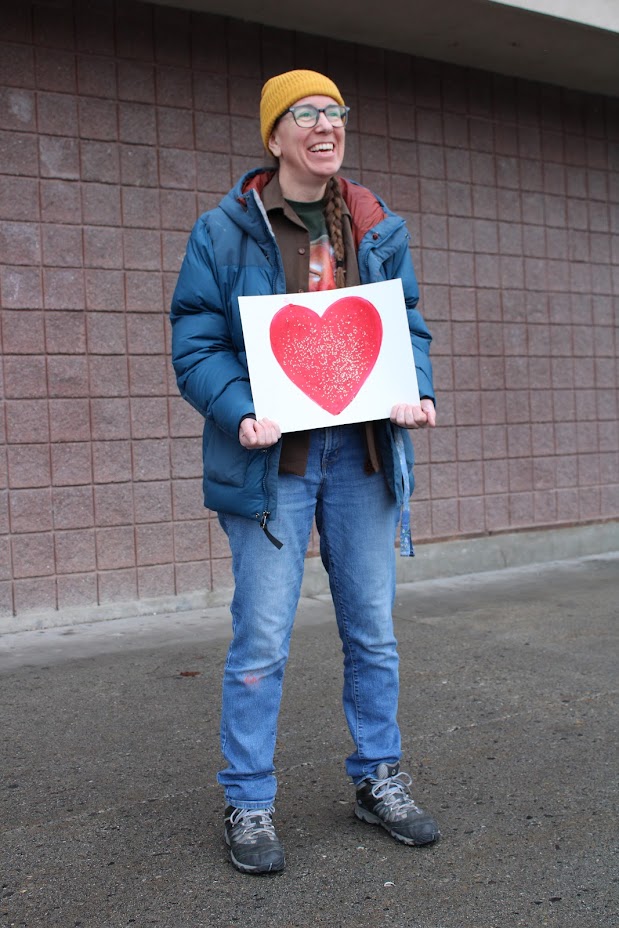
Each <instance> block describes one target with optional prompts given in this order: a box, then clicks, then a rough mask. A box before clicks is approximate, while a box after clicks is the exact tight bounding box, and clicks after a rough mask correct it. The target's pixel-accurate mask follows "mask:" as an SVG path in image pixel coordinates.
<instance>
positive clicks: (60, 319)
mask: <svg viewBox="0 0 619 928" xmlns="http://www.w3.org/2000/svg"><path fill="white" fill-rule="evenodd" d="M45 341H46V346H47V351H48V353H49V354H68V353H74V354H82V353H83V352H84V351H85V349H86V333H85V315H84V313H80V312H64V313H62V312H59V313H54V312H47V313H46V314H45Z"/></svg>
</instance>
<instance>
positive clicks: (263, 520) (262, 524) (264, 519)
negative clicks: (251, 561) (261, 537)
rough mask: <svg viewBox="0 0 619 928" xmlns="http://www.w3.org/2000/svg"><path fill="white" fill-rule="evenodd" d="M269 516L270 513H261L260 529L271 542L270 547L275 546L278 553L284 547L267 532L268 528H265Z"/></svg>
mask: <svg viewBox="0 0 619 928" xmlns="http://www.w3.org/2000/svg"><path fill="white" fill-rule="evenodd" d="M270 515H271V513H270V512H263V513H262V518H261V519H260V528H261V529H262V531H263V532H264V534H265V535H266V536H267V538H268V539H269V541H270V542H271V544H272V545H275V547H276V548H277V550H278V551H279V550H280V548H283V547H284V543H283V542H282V541H280V540H279V538H276V537H275V535H271V533H270V531H269V530H268V528H267V519H268V518H269V516H270Z"/></svg>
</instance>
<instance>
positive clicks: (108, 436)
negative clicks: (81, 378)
mask: <svg viewBox="0 0 619 928" xmlns="http://www.w3.org/2000/svg"><path fill="white" fill-rule="evenodd" d="M90 415H91V419H92V437H93V439H94V440H96V441H114V440H117V439H123V438H128V437H129V402H128V400H127V399H124V398H123V399H113V398H106V399H92V400H91V401H90Z"/></svg>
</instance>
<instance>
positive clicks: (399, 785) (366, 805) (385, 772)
mask: <svg viewBox="0 0 619 928" xmlns="http://www.w3.org/2000/svg"><path fill="white" fill-rule="evenodd" d="M410 785H411V778H410V777H409V775H408V774H407V773H400V765H399V764H393V765H390V764H379V765H378V767H377V768H376V771H375V773H374V776H373V777H367V778H366V779H365V780H363V782H361V783H360V784H359V785H358V786H357V801H356V803H355V815H356V816H357V818H359V819H361V821H362V822H369V824H370V825H382V826H383V828H385V829H386V830H387V831H388V832H389V834H390V835H391V837H392V838H395V839H396V841H402V842H403V844H416V845H419V844H431V843H432V842H433V841H437V840H438V838H439V837H440V834H441V833H440V831H439V828H438V825H437V823H436V821H435V820H434V819H433V818H432V816H431V815H429V814H428V813H427V812H424V811H423V809H420V808H419V806H418V805H416V804H415V803H414V802H413V799H412V797H411V795H410V793H409V789H408V788H409V786H410Z"/></svg>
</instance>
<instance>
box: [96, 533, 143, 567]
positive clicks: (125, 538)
mask: <svg viewBox="0 0 619 928" xmlns="http://www.w3.org/2000/svg"><path fill="white" fill-rule="evenodd" d="M96 545H97V567H98V569H99V570H117V569H119V568H126V567H135V564H136V547H135V530H134V528H133V526H132V525H129V526H114V527H112V528H99V529H97V532H96Z"/></svg>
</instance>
